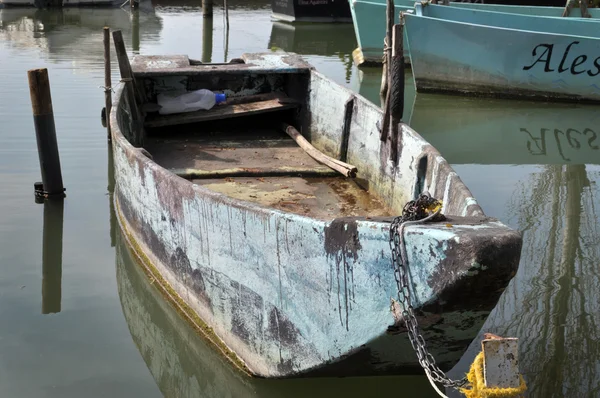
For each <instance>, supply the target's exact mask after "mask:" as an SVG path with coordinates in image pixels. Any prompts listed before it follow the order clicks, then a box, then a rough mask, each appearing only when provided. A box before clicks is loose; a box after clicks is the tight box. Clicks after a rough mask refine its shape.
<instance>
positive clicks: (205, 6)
mask: <svg viewBox="0 0 600 398" xmlns="http://www.w3.org/2000/svg"><path fill="white" fill-rule="evenodd" d="M202 16H203V17H204V18H212V16H213V0H202Z"/></svg>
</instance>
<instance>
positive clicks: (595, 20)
mask: <svg viewBox="0 0 600 398" xmlns="http://www.w3.org/2000/svg"><path fill="white" fill-rule="evenodd" d="M432 6H435V5H432ZM427 7H430V5H427ZM438 7H444V6H438ZM418 8H420V5H417V6H416V7H415V9H416V10H418ZM451 8H454V9H460V10H465V9H462V8H459V7H451ZM466 11H469V12H475V13H489V14H501V15H508V16H510V17H515V16H516V17H518V18H521V17H525V18H531V19H536V18H550V19H560V20H563V21H565V22H567V23H573V22H574V23H580V22H581V21H579V20H578V19H575V18H564V17H547V16H531V15H523V14H511V13H506V12H498V11H486V10H478V9H477V10H475V9H473V10H471V9H468V10H466ZM403 15H404V16H405V17H409V18H413V17H414V18H417V19H419V18H422V19H426V20H431V21H438V22H446V23H451V24H456V25H464V26H472V27H477V28H487V29H490V30H499V31H507V32H518V33H525V34H535V35H540V36H542V37H551V36H555V37H556V36H558V37H565V38H580V39H588V40H591V41H600V37H594V36H580V35H571V34H564V33H553V32H540V31H538V30H526V29H514V28H505V27H502V26H495V25H484V24H478V23H473V22H463V21H455V20H452V19H447V18H440V17H432V16H428V15H422V14H419V12H418V11H417V12H415V13H403ZM580 19H584V18H580ZM585 20H586V21H589V22H591V23H600V19H592V18H585ZM405 29H407V28H406V27H405ZM407 35H408V36H410V33H408V29H407ZM408 40H409V41H410V38H409V39H408ZM409 48H410V44H409Z"/></svg>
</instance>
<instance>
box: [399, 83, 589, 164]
mask: <svg viewBox="0 0 600 398" xmlns="http://www.w3.org/2000/svg"><path fill="white" fill-rule="evenodd" d="M409 124H410V125H411V127H413V128H414V129H415V130H417V131H418V132H419V133H420V134H421V135H423V137H425V139H426V140H428V141H429V142H430V143H431V144H432V145H433V146H434V147H436V148H437V149H438V150H439V151H440V153H441V154H442V155H443V156H444V158H446V159H447V160H448V162H449V163H451V164H453V165H456V164H497V165H502V164H521V165H522V164H600V112H598V110H597V107H594V106H592V105H579V104H576V105H571V104H557V103H545V102H530V101H506V100H488V99H481V98H478V99H472V98H465V99H463V98H458V97H453V96H441V95H422V94H418V95H417V96H416V100H415V101H414V108H413V110H412V114H411V116H410V122H409Z"/></svg>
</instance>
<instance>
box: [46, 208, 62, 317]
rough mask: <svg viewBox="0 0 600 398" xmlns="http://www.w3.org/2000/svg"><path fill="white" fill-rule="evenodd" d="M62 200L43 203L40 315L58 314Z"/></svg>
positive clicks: (60, 292)
mask: <svg viewBox="0 0 600 398" xmlns="http://www.w3.org/2000/svg"><path fill="white" fill-rule="evenodd" d="M63 211H64V200H52V201H45V202H44V229H43V231H44V232H43V237H42V314H52V313H58V312H60V306H61V298H62V239H63Z"/></svg>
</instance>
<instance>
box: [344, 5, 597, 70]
mask: <svg viewBox="0 0 600 398" xmlns="http://www.w3.org/2000/svg"><path fill="white" fill-rule="evenodd" d="M348 1H349V3H350V12H351V15H352V22H353V24H354V32H355V34H356V41H357V43H358V47H357V48H356V49H355V50H354V52H353V58H354V63H355V64H357V65H363V64H364V65H380V64H381V62H382V55H383V38H384V37H385V15H386V0H348ZM414 5H415V1H414V0H395V1H394V18H395V19H396V20H395V23H398V22H399V20H398V17H399V15H400V12H402V11H405V12H406V11H409V10H413V9H414ZM446 7H455V8H463V9H468V10H470V9H472V10H484V11H495V12H503V13H509V14H521V15H532V16H547V17H560V16H561V15H562V14H563V12H564V10H565V8H564V7H549V6H542V5H541V4H538V5H536V6H533V5H506V4H491V3H488V2H485V3H463V2H450V4H449V6H446ZM587 13H588V14H589V16H590V17H591V18H592V19H597V18H600V9H598V8H588V9H587ZM567 16H568V17H570V18H575V19H576V18H581V11H580V10H579V9H571V10H570V12H569V13H568V15H567ZM404 49H405V57H409V54H408V51H407V49H408V47H407V46H406V37H405V46H404ZM407 59H408V58H407Z"/></svg>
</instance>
